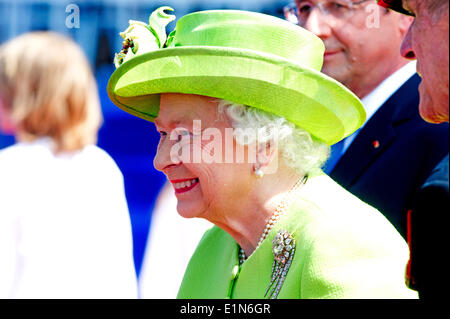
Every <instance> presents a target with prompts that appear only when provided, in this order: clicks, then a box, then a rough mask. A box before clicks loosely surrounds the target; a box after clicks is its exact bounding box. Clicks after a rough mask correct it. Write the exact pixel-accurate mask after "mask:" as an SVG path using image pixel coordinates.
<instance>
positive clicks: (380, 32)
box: [296, 0, 412, 98]
mask: <svg viewBox="0 0 450 319" xmlns="http://www.w3.org/2000/svg"><path fill="white" fill-rule="evenodd" d="M352 2H353V3H357V2H359V1H355V0H352ZM318 3H322V4H324V3H327V4H326V7H328V8H330V10H335V9H332V8H335V7H339V4H340V3H345V1H344V0H328V1H323V0H320V1H318V0H307V1H306V0H296V6H297V8H298V11H301V10H303V11H305V10H308V12H309V13H308V14H307V15H305V19H304V22H303V23H302V22H300V26H302V27H304V28H306V29H308V30H309V31H311V32H313V33H314V34H315V35H317V36H318V37H319V38H321V39H322V41H323V42H324V44H325V48H326V50H325V54H324V63H323V68H322V72H324V73H325V74H327V75H329V76H331V77H332V78H334V79H336V80H338V81H339V82H341V83H343V84H344V85H346V86H347V87H348V88H349V89H350V90H352V91H353V92H354V93H356V95H357V96H358V97H360V98H363V97H364V96H365V95H367V94H368V93H370V92H371V91H372V90H373V89H375V88H376V86H377V85H378V84H380V82H381V81H383V80H384V79H385V78H386V77H387V76H389V75H390V74H392V73H393V72H394V71H396V70H397V69H398V68H400V67H401V66H403V65H404V64H405V62H404V61H403V60H402V59H401V57H399V55H398V50H399V48H400V44H401V41H402V38H403V36H404V33H405V32H406V30H407V29H408V26H409V24H410V23H411V20H412V19H411V18H410V17H405V16H402V15H400V14H397V13H393V12H386V10H384V9H382V8H380V7H378V6H377V5H376V2H375V1H365V2H363V3H360V4H356V5H354V7H353V9H352V13H351V14H342V15H338V14H336V15H333V14H331V13H329V14H327V15H325V14H324V13H323V12H322V11H321V10H319V7H317V4H318ZM342 10H345V9H342Z"/></svg>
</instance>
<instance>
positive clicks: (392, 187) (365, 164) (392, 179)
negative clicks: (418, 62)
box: [330, 75, 449, 238]
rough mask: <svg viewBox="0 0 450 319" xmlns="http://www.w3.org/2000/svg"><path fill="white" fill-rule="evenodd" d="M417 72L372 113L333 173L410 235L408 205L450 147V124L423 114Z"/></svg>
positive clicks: (400, 229) (337, 178) (339, 181)
mask: <svg viewBox="0 0 450 319" xmlns="http://www.w3.org/2000/svg"><path fill="white" fill-rule="evenodd" d="M419 83H420V78H419V76H418V75H414V76H413V77H411V78H410V79H409V80H408V81H407V82H406V83H404V84H403V86H402V87H400V88H399V89H398V90H397V91H396V92H395V93H394V94H393V95H392V96H391V97H390V98H389V99H388V100H387V101H386V102H385V103H384V104H383V105H382V106H381V107H380V108H379V109H378V110H377V112H376V113H375V114H374V115H373V116H372V117H371V118H370V120H369V121H368V122H367V123H366V125H365V126H364V128H363V129H361V131H360V132H359V134H358V135H357V136H356V138H355V139H354V140H353V142H352V144H351V145H350V147H349V148H348V149H347V151H346V152H345V153H344V155H343V156H342V157H341V158H340V160H339V161H338V163H337V164H336V166H335V167H334V169H333V170H332V171H331V173H330V176H331V177H332V178H333V179H334V180H335V181H337V182H338V183H339V184H341V185H342V186H343V187H344V188H345V189H347V190H348V191H350V192H351V193H353V194H354V195H356V196H358V197H359V198H360V199H362V200H363V201H365V202H366V203H368V204H370V205H372V206H373V207H375V208H377V209H378V210H379V211H380V212H382V213H383V214H384V215H385V216H386V217H387V219H388V220H389V221H390V222H391V223H392V224H393V225H394V226H395V227H396V228H397V230H398V231H399V232H400V233H401V234H402V236H403V237H404V238H406V216H407V211H408V210H409V209H411V208H412V206H413V203H414V196H415V194H416V193H417V191H418V190H419V188H420V187H421V186H422V185H423V183H424V182H425V180H426V179H427V177H428V176H429V175H430V173H431V171H432V170H433V168H434V167H435V166H436V165H437V164H438V163H439V162H440V161H441V160H442V158H443V157H444V156H445V155H446V154H447V153H448V149H449V147H448V142H449V127H448V123H445V124H439V125H436V124H429V123H426V122H425V121H424V120H423V119H422V118H421V117H420V114H419V110H418V105H419V92H418V85H419Z"/></svg>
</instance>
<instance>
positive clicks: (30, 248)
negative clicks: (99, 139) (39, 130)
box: [0, 139, 137, 298]
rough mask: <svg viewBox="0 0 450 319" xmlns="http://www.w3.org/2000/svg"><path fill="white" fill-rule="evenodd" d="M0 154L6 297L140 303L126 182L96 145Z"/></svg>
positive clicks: (1, 283)
mask: <svg viewBox="0 0 450 319" xmlns="http://www.w3.org/2000/svg"><path fill="white" fill-rule="evenodd" d="M51 145H52V143H51V140H49V139H40V140H37V141H35V142H33V143H19V144H17V145H14V146H11V147H9V148H6V149H4V150H2V151H0V298H136V297H137V283H136V275H135V269H134V264H133V252H132V236H131V225H130V219H129V214H128V207H127V203H126V199H125V195H124V189H123V177H122V174H121V172H120V171H119V169H118V167H117V166H116V164H115V163H114V161H113V160H112V159H111V158H110V157H109V156H108V155H107V154H106V153H105V152H104V151H102V150H101V149H99V148H98V147H96V146H87V147H85V148H84V149H83V150H81V151H79V152H76V153H71V154H69V153H65V154H61V155H58V156H55V155H54V154H53V152H52V151H51Z"/></svg>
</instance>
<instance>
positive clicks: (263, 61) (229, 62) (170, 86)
mask: <svg viewBox="0 0 450 319" xmlns="http://www.w3.org/2000/svg"><path fill="white" fill-rule="evenodd" d="M107 91H108V95H109V97H110V99H111V100H112V102H113V103H114V104H115V105H117V106H118V107H120V108H121V109H123V110H124V111H126V112H128V113H131V114H133V115H135V116H137V117H140V118H143V119H145V120H149V121H153V120H154V119H155V118H156V117H157V116H158V112H159V103H160V94H161V93H184V94H196V95H205V96H210V97H215V98H219V99H224V100H229V101H232V102H235V103H239V104H245V105H249V106H252V107H256V108H259V109H261V110H264V111H266V112H270V113H274V114H277V115H280V116H283V117H284V118H286V120H288V121H290V122H292V123H294V124H295V125H297V126H299V127H301V128H303V129H305V130H307V131H308V132H310V133H311V134H312V135H313V136H314V137H316V138H317V139H319V140H321V141H323V142H325V143H327V144H329V145H332V144H334V143H336V142H338V141H340V140H341V139H342V138H344V137H346V136H348V135H350V134H351V133H353V132H354V131H355V130H357V129H358V128H359V127H360V126H361V125H362V124H363V123H364V121H365V111H364V108H363V106H362V104H361V102H360V100H359V99H358V98H357V97H356V96H355V95H354V94H353V93H352V92H351V91H350V90H348V89H347V88H346V87H345V86H343V85H342V84H340V83H339V82H337V81H335V80H334V79H332V78H330V77H328V76H326V75H324V74H323V73H320V72H318V71H316V70H313V69H310V68H307V67H303V66H301V65H297V64H293V63H290V62H289V61H287V60H284V59H282V58H279V57H277V56H273V55H269V54H262V53H260V52H256V51H253V50H242V49H233V48H222V47H204V46H202V47H194V46H191V47H175V48H166V49H161V50H158V51H153V52H148V53H145V54H142V55H139V56H137V57H134V58H133V59H131V60H129V61H127V62H125V63H124V64H122V65H121V66H120V67H119V68H118V69H117V70H116V71H115V72H114V73H113V74H112V76H111V78H110V80H109V83H108V88H107Z"/></svg>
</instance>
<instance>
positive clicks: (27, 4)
mask: <svg viewBox="0 0 450 319" xmlns="http://www.w3.org/2000/svg"><path fill="white" fill-rule="evenodd" d="M289 2H290V1H289V0H165V1H160V0H126V1H124V0H122V1H119V0H97V1H95V0H91V1H88V0H86V1H65V0H52V1H50V0H34V1H32V0H0V44H2V43H3V42H5V41H7V40H8V39H11V38H13V37H15V36H18V35H20V34H22V33H24V32H28V31H37V30H51V31H56V32H59V33H63V34H65V35H68V36H70V37H72V38H73V39H74V40H75V41H76V42H77V43H78V44H79V45H80V46H81V47H82V48H83V49H84V52H85V53H86V55H87V57H88V59H89V61H90V63H91V66H92V70H93V71H94V74H95V76H96V79H97V84H98V89H99V95H100V99H101V105H102V111H103V117H104V123H103V126H102V128H101V130H100V132H99V139H98V145H99V146H100V147H101V148H103V149H104V150H105V151H106V152H108V153H109V154H110V155H111V157H112V158H113V159H114V160H115V161H116V163H117V165H118V166H119V168H120V169H121V171H122V173H123V175H124V180H125V191H126V196H127V201H128V207H129V211H130V218H131V225H132V229H133V241H134V261H135V266H136V274H137V276H139V273H140V270H141V264H142V259H143V255H144V251H145V246H146V241H147V237H148V231H149V227H150V222H151V215H152V211H153V208H154V204H155V200H156V198H157V196H158V193H159V191H160V189H161V187H162V186H163V184H164V182H165V176H164V175H163V174H162V173H160V172H158V171H156V170H155V169H154V167H153V157H154V155H155V152H156V146H157V144H158V140H159V134H158V133H157V132H156V130H155V129H154V127H153V124H151V123H149V122H146V121H144V120H141V119H139V118H136V117H133V116H131V115H129V114H127V113H125V112H123V111H122V110H120V109H119V108H117V107H116V106H114V105H113V104H112V103H111V102H110V100H109V98H108V96H107V93H106V85H107V82H108V78H109V77H110V75H111V73H112V72H113V71H114V65H113V64H112V61H113V58H114V53H116V52H119V51H120V50H121V48H122V38H121V37H120V36H119V32H121V31H123V30H125V29H126V28H127V27H128V20H130V19H132V20H141V21H144V22H148V18H149V15H150V13H151V12H152V11H153V10H155V9H156V8H158V7H160V6H166V5H168V6H171V7H172V8H174V9H175V12H174V14H175V15H176V16H177V17H182V16H183V15H185V14H187V13H189V12H194V11H200V10H209V9H241V10H249V11H256V12H262V13H266V14H270V15H274V16H278V17H283V7H284V6H285V5H286V4H288V3H289ZM175 24H176V21H175V22H172V23H170V24H169V26H168V30H167V31H168V33H169V32H170V31H172V30H173V29H174V27H175ZM57 49H58V48H49V50H57ZM14 142H15V141H14V138H13V137H12V136H8V135H2V133H1V132H0V149H1V148H4V147H7V146H9V145H12V144H13V143H14Z"/></svg>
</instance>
